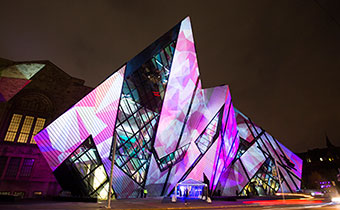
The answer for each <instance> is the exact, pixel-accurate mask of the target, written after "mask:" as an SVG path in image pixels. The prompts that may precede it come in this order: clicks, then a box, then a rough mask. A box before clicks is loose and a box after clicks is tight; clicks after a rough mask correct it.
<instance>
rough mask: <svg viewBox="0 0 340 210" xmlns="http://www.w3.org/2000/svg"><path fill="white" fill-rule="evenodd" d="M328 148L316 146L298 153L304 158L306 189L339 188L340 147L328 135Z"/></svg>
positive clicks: (303, 176) (303, 181)
mask: <svg viewBox="0 0 340 210" xmlns="http://www.w3.org/2000/svg"><path fill="white" fill-rule="evenodd" d="M326 145H327V147H326V148H316V149H311V150H308V151H307V152H303V153H300V154H298V155H299V156H300V157H301V158H302V159H303V169H302V187H303V188H306V189H325V190H327V189H328V188H334V187H335V186H336V187H337V188H338V189H339V187H340V185H339V184H340V180H339V179H338V177H339V174H340V147H338V146H334V145H333V144H332V143H331V142H330V140H329V139H328V137H327V136H326Z"/></svg>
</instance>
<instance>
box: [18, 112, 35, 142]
mask: <svg viewBox="0 0 340 210" xmlns="http://www.w3.org/2000/svg"><path fill="white" fill-rule="evenodd" d="M33 121H34V117H31V116H26V117H25V120H24V124H23V125H22V128H21V132H20V135H19V138H18V141H17V142H18V143H26V142H27V139H28V136H29V134H30V132H31V128H32V124H33Z"/></svg>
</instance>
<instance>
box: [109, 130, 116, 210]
mask: <svg viewBox="0 0 340 210" xmlns="http://www.w3.org/2000/svg"><path fill="white" fill-rule="evenodd" d="M116 142H117V139H116V135H113V149H112V162H111V171H110V181H109V193H108V198H107V199H108V200H107V207H106V208H108V209H110V208H111V187H112V180H113V167H114V165H115V156H116ZM115 199H116V198H115V197H114V200H115Z"/></svg>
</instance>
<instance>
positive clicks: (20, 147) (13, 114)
mask: <svg viewBox="0 0 340 210" xmlns="http://www.w3.org/2000/svg"><path fill="white" fill-rule="evenodd" d="M91 90H92V88H90V87H87V86H84V80H81V79H77V78H74V77H72V76H70V75H68V74H67V73H65V72H64V71H62V70H61V69H60V68H58V67H57V66H56V65H54V64H53V63H51V62H50V61H29V62H14V61H10V60H6V59H1V58H0V194H2V195H16V196H21V197H24V198H30V197H40V196H54V195H57V194H58V193H59V191H60V187H59V185H58V183H57V182H56V180H55V178H54V176H53V174H52V171H51V169H50V168H49V167H48V165H47V163H46V161H45V159H44V157H43V156H42V155H41V153H40V151H39V149H38V147H37V145H36V143H35V141H34V139H33V136H34V135H35V134H36V133H38V132H39V131H40V130H41V129H42V128H44V127H45V126H47V125H48V124H49V123H50V122H52V121H53V120H55V119H56V118H57V117H58V116H60V115H61V114H62V113H63V112H65V111H66V110H67V109H69V108H70V107H71V106H72V105H73V104H75V103H76V102H77V101H79V100H80V99H81V98H82V97H84V96H85V95H86V94H87V93H89V92H90V91H91Z"/></svg>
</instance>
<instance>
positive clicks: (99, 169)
mask: <svg viewBox="0 0 340 210" xmlns="http://www.w3.org/2000/svg"><path fill="white" fill-rule="evenodd" d="M65 162H66V163H67V164H68V166H69V167H73V169H75V170H76V172H77V176H79V179H81V180H82V183H83V184H84V185H85V186H86V188H85V189H84V187H82V189H83V190H84V191H87V194H88V195H89V196H91V197H97V196H98V197H99V198H100V199H102V198H106V197H107V195H106V196H105V195H104V194H103V193H104V192H105V191H106V193H107V188H108V177H107V174H106V171H105V169H104V166H103V164H102V162H101V159H100V157H99V154H98V151H97V149H96V147H95V144H94V143H93V140H92V138H91V136H90V137H89V138H88V139H87V140H86V141H84V143H83V144H82V145H81V146H80V147H79V148H78V149H77V150H76V151H74V152H73V153H72V154H71V155H70V157H69V159H67V160H66V161H65ZM104 185H106V186H107V187H106V188H103V186H104Z"/></svg>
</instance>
